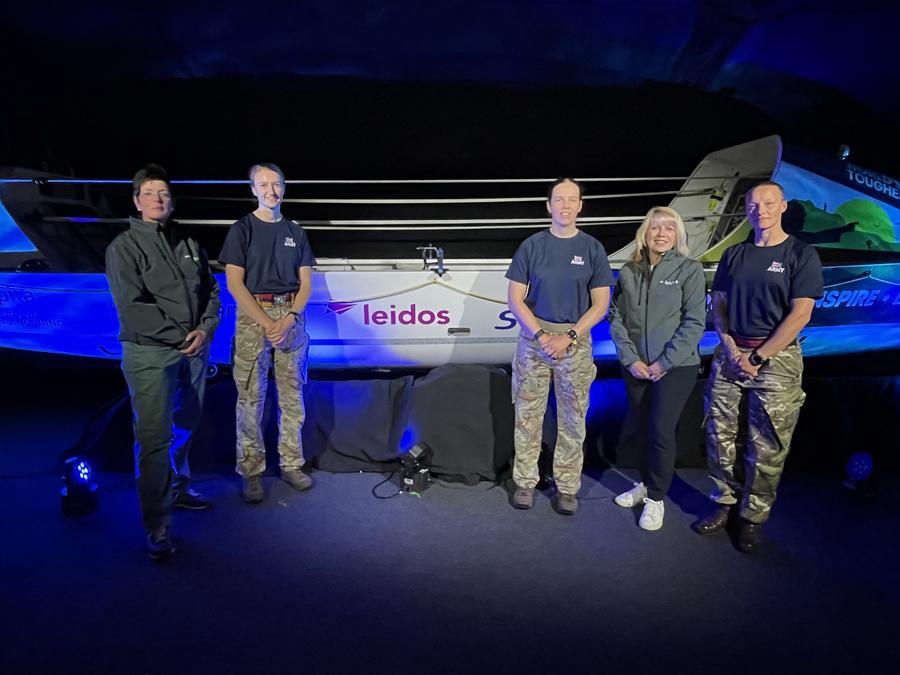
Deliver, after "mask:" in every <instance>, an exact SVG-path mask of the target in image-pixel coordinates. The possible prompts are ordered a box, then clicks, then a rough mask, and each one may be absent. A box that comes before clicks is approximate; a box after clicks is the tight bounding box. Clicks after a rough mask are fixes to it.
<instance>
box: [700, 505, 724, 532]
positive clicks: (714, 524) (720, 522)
mask: <svg viewBox="0 0 900 675" xmlns="http://www.w3.org/2000/svg"><path fill="white" fill-rule="evenodd" d="M730 511H731V506H729V505H728V504H725V505H721V504H720V505H719V506H717V507H716V510H715V511H713V512H712V513H710V514H709V515H708V516H706V517H705V518H702V519H700V520H698V521H697V522H696V523H694V530H695V531H696V532H697V533H698V534H702V535H704V536H706V535H710V534H716V533H717V532H721V531H722V530H724V529H725V526H726V525H727V524H728V513H729V512H730Z"/></svg>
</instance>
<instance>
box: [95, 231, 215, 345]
mask: <svg viewBox="0 0 900 675" xmlns="http://www.w3.org/2000/svg"><path fill="white" fill-rule="evenodd" d="M130 224H131V227H130V228H129V229H128V230H126V231H125V232H122V233H121V234H120V235H119V236H118V237H116V238H115V239H114V240H113V242H112V243H111V244H110V245H109V246H108V247H107V249H106V277H107V279H108V280H109V289H110V291H112V296H113V300H114V301H115V303H116V310H117V311H118V314H119V327H120V330H119V340H121V341H123V342H134V343H136V344H139V345H166V346H169V347H175V348H181V347H182V346H183V342H184V338H185V336H186V335H187V334H188V333H190V332H191V331H192V330H196V329H200V330H204V331H206V332H207V333H209V335H210V337H212V334H213V332H214V331H215V329H216V327H217V326H218V325H219V308H220V306H221V303H220V301H219V285H218V283H217V282H216V279H215V277H213V275H212V273H211V272H210V270H209V262H208V260H207V257H206V253H205V252H204V251H203V249H201V248H200V246H199V244H198V243H197V242H196V241H194V240H193V239H190V238H188V237H187V236H184V235H183V234H181V233H180V232H179V230H178V225H177V224H176V223H174V222H171V221H170V222H169V223H168V224H167V225H166V226H165V227H163V226H162V225H159V224H158V223H147V222H144V221H143V220H140V219H139V218H134V217H132V218H131V220H130Z"/></svg>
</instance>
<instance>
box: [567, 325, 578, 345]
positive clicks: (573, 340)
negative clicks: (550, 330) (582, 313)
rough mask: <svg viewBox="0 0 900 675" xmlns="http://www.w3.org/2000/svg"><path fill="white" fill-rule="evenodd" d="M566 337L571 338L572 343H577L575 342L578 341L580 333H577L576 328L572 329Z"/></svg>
mask: <svg viewBox="0 0 900 675" xmlns="http://www.w3.org/2000/svg"><path fill="white" fill-rule="evenodd" d="M566 335H568V336H569V339H570V340H572V342H575V340H577V339H578V333H576V332H575V329H574V328H570V329H569V330H567V331H566Z"/></svg>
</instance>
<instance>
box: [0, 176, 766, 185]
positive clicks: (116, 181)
mask: <svg viewBox="0 0 900 675" xmlns="http://www.w3.org/2000/svg"><path fill="white" fill-rule="evenodd" d="M767 177H769V176H768V174H759V175H758V176H757V175H749V174H748V175H740V176H733V175H732V176H628V177H622V176H617V177H607V178H576V179H575V180H577V181H578V182H579V183H640V182H649V181H686V180H690V179H694V180H729V179H733V178H767ZM554 180H556V178H426V179H412V180H410V179H404V180H399V179H398V180H394V179H377V180H376V179H372V180H367V179H360V180H350V179H340V180H331V179H316V180H308V179H297V180H287V181H285V183H287V184H288V185H454V184H472V183H490V184H497V183H507V184H515V183H552V182H553V181H554ZM131 182H132V181H131V180H128V179H124V178H45V177H43V176H34V177H33V178H0V183H36V184H43V183H47V184H57V183H63V184H65V183H70V184H73V185H102V184H104V183H108V184H110V185H130V184H131ZM171 183H172V184H173V185H246V186H249V184H250V181H248V180H247V179H242V180H225V179H223V180H197V179H180V180H172V181H171Z"/></svg>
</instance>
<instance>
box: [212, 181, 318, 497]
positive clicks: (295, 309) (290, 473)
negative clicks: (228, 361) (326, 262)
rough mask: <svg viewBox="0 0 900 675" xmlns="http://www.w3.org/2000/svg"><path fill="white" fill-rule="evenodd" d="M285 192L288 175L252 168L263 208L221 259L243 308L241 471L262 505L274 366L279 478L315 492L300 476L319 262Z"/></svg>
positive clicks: (238, 373)
mask: <svg viewBox="0 0 900 675" xmlns="http://www.w3.org/2000/svg"><path fill="white" fill-rule="evenodd" d="M284 188H285V180H284V173H283V172H282V171H281V169H279V168H278V167H277V166H275V165H274V164H254V165H253V166H252V167H251V168H250V189H251V191H252V192H253V194H254V196H255V197H256V199H257V201H258V208H257V209H256V210H255V211H253V213H249V214H247V215H246V216H244V217H243V218H241V219H240V220H238V221H237V222H236V223H234V225H232V226H231V229H230V230H229V231H228V235H227V236H226V238H225V244H224V245H223V246H222V252H221V253H220V254H219V261H220V262H223V263H225V276H226V279H227V281H228V290H229V292H230V293H231V295H232V296H233V297H234V300H235V302H236V303H237V306H238V313H237V324H236V326H235V335H234V352H233V369H232V373H233V375H234V381H235V384H236V385H237V394H238V397H237V472H238V474H239V475H240V476H241V478H242V479H243V489H242V493H241V494H242V497H243V499H244V501H246V502H248V503H251V504H256V503H259V502H261V501H262V500H263V499H264V498H265V492H264V490H263V487H262V482H261V476H262V474H263V472H264V471H265V470H266V450H265V446H264V444H263V428H262V416H263V408H264V406H265V400H266V390H267V385H268V375H269V367H270V366H274V370H275V382H276V384H277V387H278V408H279V412H280V414H279V417H278V420H279V423H278V424H279V429H278V431H279V437H278V454H279V457H280V464H281V478H282V479H283V480H284V481H286V482H287V483H288V484H289V485H291V486H292V487H294V488H296V489H297V490H307V489H309V488H310V487H312V479H311V478H310V477H309V476H307V475H306V474H305V473H303V471H302V470H301V467H302V466H303V463H304V459H303V443H302V440H301V437H300V432H301V429H302V427H303V420H304V417H305V409H304V406H303V391H302V388H303V384H304V382H306V355H307V352H308V350H309V336H308V335H307V334H306V328H305V326H306V315H305V313H304V310H305V309H306V303H307V301H308V300H309V296H310V293H311V291H312V266H313V265H315V263H316V260H315V258H314V257H313V253H312V250H311V249H310V246H309V240H308V239H307V237H306V232H304V231H303V228H302V227H300V226H299V225H297V223H295V222H293V221H291V220H288V219H286V218H284V217H283V216H282V215H281V203H282V200H283V199H284Z"/></svg>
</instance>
